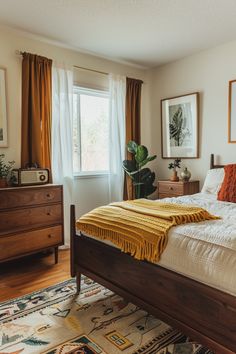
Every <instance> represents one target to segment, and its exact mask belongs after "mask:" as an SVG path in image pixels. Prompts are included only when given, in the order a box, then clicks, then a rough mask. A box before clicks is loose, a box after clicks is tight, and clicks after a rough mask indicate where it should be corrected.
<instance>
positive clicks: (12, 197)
mask: <svg viewBox="0 0 236 354" xmlns="http://www.w3.org/2000/svg"><path fill="white" fill-rule="evenodd" d="M61 201H62V188H61V187H60V186H58V187H57V186H55V187H52V186H49V187H31V188H24V187H21V188H11V189H6V190H1V191H0V210H3V209H12V208H20V207H23V206H24V207H25V206H31V205H40V204H47V203H60V202H61Z"/></svg>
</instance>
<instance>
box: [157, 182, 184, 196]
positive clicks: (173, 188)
mask: <svg viewBox="0 0 236 354" xmlns="http://www.w3.org/2000/svg"><path fill="white" fill-rule="evenodd" d="M183 192H184V187H183V184H179V183H176V182H167V183H164V182H161V183H159V194H171V195H183Z"/></svg>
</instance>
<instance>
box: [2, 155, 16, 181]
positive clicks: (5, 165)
mask: <svg viewBox="0 0 236 354" xmlns="http://www.w3.org/2000/svg"><path fill="white" fill-rule="evenodd" d="M4 158H5V155H4V154H0V188H5V187H7V177H8V176H9V174H10V172H11V169H12V166H13V165H14V163H15V161H8V162H4Z"/></svg>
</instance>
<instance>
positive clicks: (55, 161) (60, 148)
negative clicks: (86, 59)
mask: <svg viewBox="0 0 236 354" xmlns="http://www.w3.org/2000/svg"><path fill="white" fill-rule="evenodd" d="M52 178H53V183H57V184H63V193H64V233H65V246H69V245H70V214H69V211H70V204H73V185H74V181H73V71H72V69H71V68H66V67H59V66H53V68H52Z"/></svg>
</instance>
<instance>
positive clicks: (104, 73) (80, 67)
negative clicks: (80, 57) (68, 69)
mask: <svg viewBox="0 0 236 354" xmlns="http://www.w3.org/2000/svg"><path fill="white" fill-rule="evenodd" d="M15 53H16V55H23V54H24V52H22V51H20V50H16V51H15ZM73 67H74V68H77V69H82V70H87V71H92V72H94V73H97V74H102V75H109V73H107V72H105V71H99V70H95V69H89V68H85V67H83V66H78V65H73Z"/></svg>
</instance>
